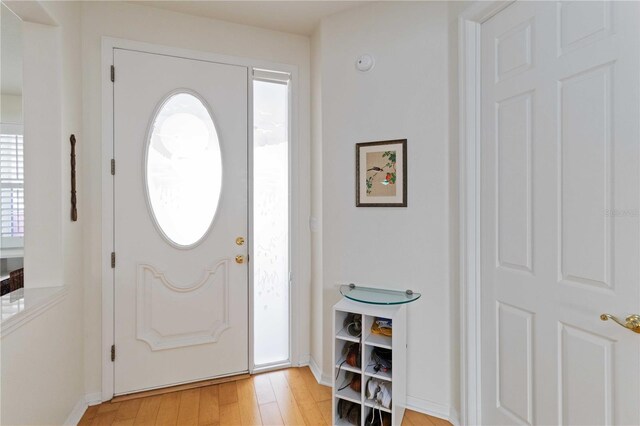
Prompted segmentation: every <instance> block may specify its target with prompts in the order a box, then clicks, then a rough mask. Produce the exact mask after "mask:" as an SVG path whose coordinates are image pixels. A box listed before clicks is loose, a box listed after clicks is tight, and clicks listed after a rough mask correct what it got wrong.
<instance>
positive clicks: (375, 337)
mask: <svg viewBox="0 0 640 426" xmlns="http://www.w3.org/2000/svg"><path fill="white" fill-rule="evenodd" d="M364 343H365V344H366V345H370V346H377V347H379V348H385V349H391V337H389V336H382V335H380V334H371V335H370V336H369V337H367V340H366V341H365V342H364Z"/></svg>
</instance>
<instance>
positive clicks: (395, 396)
mask: <svg viewBox="0 0 640 426" xmlns="http://www.w3.org/2000/svg"><path fill="white" fill-rule="evenodd" d="M350 313H351V314H358V315H361V319H362V330H363V332H362V336H359V337H356V336H351V335H350V334H349V333H348V332H347V330H346V329H345V325H344V320H345V318H346V317H347V315H349V314H350ZM406 316H407V314H406V305H390V306H389V305H372V304H364V303H358V302H354V301H352V300H348V299H346V298H345V299H342V300H341V301H340V302H338V303H337V304H336V305H335V306H334V307H333V330H334V336H335V338H334V339H333V355H334V358H333V361H334V365H335V370H334V377H333V424H334V425H349V424H350V423H349V422H348V421H347V420H346V419H340V418H339V416H338V412H337V406H338V401H340V400H341V399H342V400H345V401H349V402H350V403H354V404H358V407H357V409H359V410H360V426H364V425H365V424H366V419H367V417H368V416H369V415H370V414H371V412H372V411H373V410H376V413H375V414H376V416H378V415H379V414H378V411H377V410H381V411H382V412H383V415H388V414H390V415H391V424H392V425H398V426H399V425H400V424H401V423H402V417H403V415H404V410H405V405H406V347H407V344H406V329H407V328H406ZM376 318H388V319H391V321H392V323H393V335H392V336H384V335H379V334H372V333H371V325H372V324H373V322H374V321H375V319H376ZM351 343H356V344H360V345H361V346H360V357H361V358H360V365H362V366H363V368H356V367H353V366H351V365H348V364H347V363H343V361H344V360H345V355H344V353H345V345H349V344H351ZM376 348H381V349H388V350H391V351H392V362H393V364H392V368H391V369H390V370H389V371H382V370H380V371H377V372H376V371H375V370H374V365H372V360H371V353H372V351H374V350H376ZM341 364H342V365H341ZM351 374H359V379H360V380H361V386H360V392H356V391H354V390H353V389H352V388H351V387H346V388H344V389H342V390H338V388H339V387H341V386H344V385H345V384H346V383H347V381H348V380H349V377H350V375H351ZM369 379H375V380H381V381H384V382H385V383H387V385H386V386H387V389H391V393H392V399H391V406H390V407H389V408H384V407H381V406H380V403H379V402H376V401H375V400H373V399H367V397H366V385H367V381H368V380H369ZM343 404H344V403H343ZM385 413H388V414H385Z"/></svg>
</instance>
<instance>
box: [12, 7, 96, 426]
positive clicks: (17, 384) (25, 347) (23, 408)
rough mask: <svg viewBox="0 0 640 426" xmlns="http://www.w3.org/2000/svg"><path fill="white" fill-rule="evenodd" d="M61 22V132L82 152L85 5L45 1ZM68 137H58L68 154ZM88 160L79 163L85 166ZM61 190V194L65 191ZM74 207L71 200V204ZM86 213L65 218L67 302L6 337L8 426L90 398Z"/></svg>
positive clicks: (51, 417) (56, 413)
mask: <svg viewBox="0 0 640 426" xmlns="http://www.w3.org/2000/svg"><path fill="white" fill-rule="evenodd" d="M44 7H45V8H46V10H47V11H48V12H49V14H50V15H51V16H52V17H53V18H54V19H55V20H56V21H57V23H58V25H59V36H60V38H61V39H60V41H61V45H62V46H63V48H62V58H61V66H62V72H61V73H60V75H61V84H62V86H61V88H62V104H61V105H59V106H58V108H59V110H60V115H61V133H62V135H67V137H68V135H69V134H71V133H75V134H76V136H78V140H79V146H78V151H79V154H80V153H81V152H82V145H83V142H84V139H83V138H82V134H81V133H80V126H81V115H82V104H81V94H80V90H81V84H80V82H81V80H82V75H81V73H80V55H79V53H80V34H79V27H80V5H79V4H78V3H73V2H55V3H46V4H45V5H44ZM67 137H60V138H58V137H55V138H54V139H53V141H52V142H54V141H56V140H57V143H59V144H61V146H62V148H61V149H62V150H63V152H64V153H68V146H69V142H68V139H67ZM50 161H61V166H60V167H61V169H62V174H63V176H69V160H68V157H64V158H57V159H56V158H52V159H50ZM82 166H83V165H82V163H79V167H80V168H82ZM61 185H62V194H64V196H66V195H67V194H69V191H70V188H69V179H64V180H63V182H62V184H61ZM62 194H61V195H62ZM65 206H68V204H65ZM83 224H84V217H83V214H82V211H81V212H80V221H79V222H75V223H72V222H70V221H69V220H64V221H62V243H61V246H60V247H58V248H57V250H58V251H59V252H62V253H64V260H63V263H62V269H63V284H64V285H65V286H66V287H67V289H68V293H67V295H66V297H65V298H64V300H62V301H61V302H60V303H59V304H57V305H56V306H54V307H53V308H51V309H50V310H48V311H46V312H45V313H43V314H42V315H40V316H38V317H36V318H34V319H32V320H31V321H30V322H28V323H27V324H25V325H23V326H21V327H20V328H18V329H16V330H14V331H13V332H12V333H11V334H8V335H3V336H2V341H1V345H2V362H1V386H0V387H1V388H2V390H3V393H2V398H1V399H2V401H1V408H0V412H1V419H0V421H1V422H2V424H7V425H20V424H61V423H63V422H64V421H65V420H66V419H67V416H68V415H69V413H70V412H71V410H72V409H73V408H74V406H75V405H76V403H78V402H79V401H81V400H83V399H84V383H83V379H82V376H83V364H84V357H83V345H82V340H83V329H82V319H83V317H82V314H83V312H82V293H83V285H82V284H83V281H82V277H81V275H82V274H81V271H82V231H83V229H82V227H83Z"/></svg>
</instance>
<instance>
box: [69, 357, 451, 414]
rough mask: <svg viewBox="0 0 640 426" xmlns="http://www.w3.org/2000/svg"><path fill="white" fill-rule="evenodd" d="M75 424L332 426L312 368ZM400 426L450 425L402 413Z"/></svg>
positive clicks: (325, 390)
mask: <svg viewBox="0 0 640 426" xmlns="http://www.w3.org/2000/svg"><path fill="white" fill-rule="evenodd" d="M79 425H82V426H84V425H113V426H116V425H118V426H125V425H127V426H130V425H179V426H187V425H220V426H226V425H249V426H255V425H296V426H297V425H331V388H329V387H326V386H322V385H319V384H318V382H316V380H315V378H314V377H313V374H312V373H311V370H309V368H308V367H304V368H289V369H286V370H280V371H274V372H270V373H264V374H258V375H255V376H252V377H250V378H248V379H242V380H237V381H235V382H228V383H222V384H219V385H212V386H206V387H202V388H196V389H188V390H182V391H177V392H171V393H166V394H164V395H156V396H149V397H146V398H137V399H131V400H128V401H123V402H115V403H111V402H105V403H102V404H100V405H94V406H91V407H89V408H88V409H87V411H86V412H85V413H84V416H83V417H82V420H81V421H80V423H79ZM402 425H403V426H450V423H449V422H447V421H445V420H442V419H438V418H435V417H431V416H427V415H425V414H420V413H416V412H415V411H408V410H407V411H406V413H405V415H404V419H403V421H402Z"/></svg>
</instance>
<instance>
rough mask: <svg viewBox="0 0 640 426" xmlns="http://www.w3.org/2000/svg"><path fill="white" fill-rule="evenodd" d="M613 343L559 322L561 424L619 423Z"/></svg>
mask: <svg viewBox="0 0 640 426" xmlns="http://www.w3.org/2000/svg"><path fill="white" fill-rule="evenodd" d="M613 344H614V342H613V341H612V340H611V339H609V338H607V337H603V336H598V335H597V334H594V333H591V332H589V331H586V330H581V329H579V328H577V327H573V326H571V325H568V324H564V323H558V398H559V401H558V405H559V410H558V424H561V425H613V424H615V423H614V419H613V409H612V400H613V384H612V380H613V369H612V368H613V360H612V358H611V356H612V354H611V352H612V350H613ZM586 389H588V390H589V392H585V391H584V390H586ZM634 408H637V407H634Z"/></svg>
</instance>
